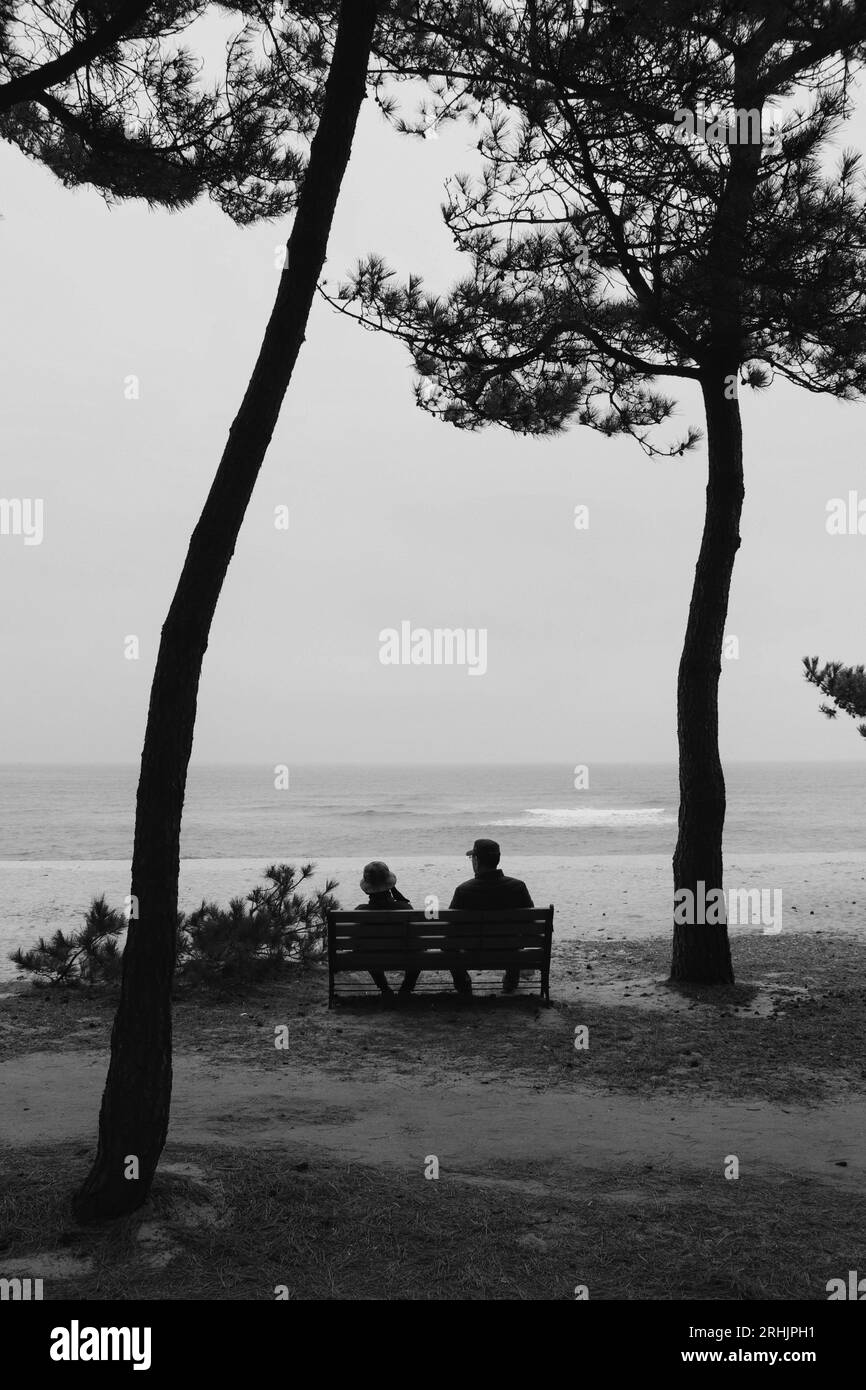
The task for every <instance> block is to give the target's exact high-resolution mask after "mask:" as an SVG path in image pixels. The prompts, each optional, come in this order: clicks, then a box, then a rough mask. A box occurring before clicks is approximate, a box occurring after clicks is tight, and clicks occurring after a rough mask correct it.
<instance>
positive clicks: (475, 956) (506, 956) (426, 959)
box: [333, 951, 544, 973]
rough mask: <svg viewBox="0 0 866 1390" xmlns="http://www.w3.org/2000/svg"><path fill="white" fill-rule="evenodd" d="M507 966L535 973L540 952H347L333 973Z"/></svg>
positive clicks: (339, 960) (335, 965)
mask: <svg viewBox="0 0 866 1390" xmlns="http://www.w3.org/2000/svg"><path fill="white" fill-rule="evenodd" d="M509 965H519V966H520V968H521V969H525V970H538V969H540V968H541V966H543V965H544V952H543V951H436V952H428V953H427V954H426V955H423V956H418V958H417V960H412V959H411V958H407V956H406V955H405V953H403V952H401V953H400V954H398V955H392V954H390V953H389V952H386V951H383V952H382V953H381V954H375V953H374V954H364V953H360V952H354V951H352V952H349V951H347V952H346V953H345V954H344V955H339V956H337V958H336V960H335V961H334V966H333V969H334V972H335V973H337V972H340V971H343V970H407V969H408V970H504V969H505V968H506V967H507V966H509Z"/></svg>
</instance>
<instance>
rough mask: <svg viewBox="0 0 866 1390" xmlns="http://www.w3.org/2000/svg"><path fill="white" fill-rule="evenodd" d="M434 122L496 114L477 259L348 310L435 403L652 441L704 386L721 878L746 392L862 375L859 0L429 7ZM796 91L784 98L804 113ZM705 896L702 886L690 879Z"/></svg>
mask: <svg viewBox="0 0 866 1390" xmlns="http://www.w3.org/2000/svg"><path fill="white" fill-rule="evenodd" d="M424 13H425V32H426V34H427V37H428V44H429V51H428V53H427V55H426V56H425V59H424V61H423V62H422V63H420V64H419V62H418V61H417V59H416V57H415V56H414V55H413V54H412V53H411V52H407V53H406V54H405V57H404V58H403V60H402V62H400V63H398V64H397V66H398V68H399V71H400V73H401V75H402V76H405V77H411V76H426V77H428V78H429V77H430V74H431V71H435V72H438V73H439V74H440V76H439V79H438V84H437V85H435V92H434V97H433V100H432V105H430V104H428V107H427V109H425V111H424V112H423V113H422V118H421V119H420V120H419V121H418V122H417V123H416V126H415V129H416V131H418V130H420V129H421V128H422V127H423V125H424V124H425V123H429V122H430V121H431V120H439V119H441V120H445V119H450V118H452V117H453V116H455V115H456V114H460V113H463V112H467V111H468V112H469V113H470V114H471V116H472V117H473V119H475V120H476V121H477V122H478V124H479V129H480V138H479V141H478V148H479V151H480V153H481V155H482V159H483V172H482V174H481V176H480V178H479V179H477V180H472V179H470V178H468V177H460V178H458V179H457V180H455V181H454V183H453V185H452V187H451V189H450V192H449V197H448V201H447V204H446V207H445V209H444V214H445V219H446V223H447V225H448V228H449V229H450V231H451V233H452V235H453V238H454V241H455V243H456V245H457V247H458V249H459V250H460V251H462V252H463V253H465V255H466V257H467V258H468V261H469V263H470V266H471V270H470V273H469V274H468V275H467V277H466V278H465V279H463V280H462V281H461V282H460V283H459V284H457V285H456V286H454V287H453V288H452V289H451V290H450V292H448V293H447V294H444V295H438V294H432V293H428V292H426V290H425V287H424V284H423V282H422V280H421V279H420V277H418V276H417V275H413V276H412V277H411V278H410V279H409V280H408V282H407V283H405V284H402V285H401V284H399V283H398V282H397V281H396V280H395V278H394V275H393V273H392V272H391V271H390V270H389V268H388V267H387V265H386V264H385V263H384V261H383V260H382V258H381V257H380V256H371V257H369V258H368V259H367V260H366V261H365V262H364V263H362V264H361V266H360V267H359V268H358V270H357V272H356V273H355V275H354V277H353V279H352V281H351V283H350V284H348V285H347V286H345V287H344V289H343V290H342V306H341V307H342V308H343V311H344V312H349V313H354V314H356V315H357V316H360V317H361V319H362V321H363V322H364V323H365V324H366V325H367V326H368V327H373V328H379V329H383V330H385V331H388V332H390V333H393V334H396V335H397V336H399V337H401V338H402V339H403V340H404V341H405V342H406V343H407V344H408V346H409V348H410V351H411V353H412V355H413V358H414V363H415V367H416V370H417V373H418V377H419V380H418V382H417V383H416V388H415V389H416V397H417V400H418V403H419V405H420V406H422V408H424V409H425V410H427V411H430V412H432V413H433V414H435V415H437V416H439V417H440V418H441V419H443V420H445V421H449V422H450V423H451V424H453V425H456V426H457V427H459V428H463V429H479V428H482V427H484V426H487V425H490V424H498V425H501V426H504V427H505V428H507V429H510V430H513V431H516V432H519V433H523V434H527V435H549V434H553V433H556V432H558V431H561V430H563V429H564V428H565V427H566V426H567V425H568V424H569V423H571V422H577V423H579V424H581V425H585V426H587V427H589V428H591V429H594V430H597V431H599V432H600V433H601V434H603V435H606V436H613V435H617V434H627V435H631V436H632V437H634V438H635V439H636V440H637V441H638V443H639V444H640V445H641V447H642V448H643V449H644V450H645V451H646V452H647V454H649V455H656V454H665V453H667V454H680V453H684V452H686V451H689V450H692V449H694V448H695V447H696V445H697V444H698V442H699V440H700V438H701V435H700V432H699V430H698V429H696V428H691V429H689V430H688V431H687V432H686V433H685V435H684V436H683V437H681V438H680V439H678V440H675V441H674V442H673V443H671V442H670V441H669V440H668V439H667V438H666V437H665V436H664V435H660V427H662V426H663V425H664V424H665V422H667V421H668V420H669V419H670V416H671V414H672V412H673V409H674V400H673V399H672V398H671V397H669V396H668V395H666V394H664V393H663V392H662V391H661V390H660V389H659V386H658V384H657V383H658V382H659V380H660V379H663V378H670V379H672V380H673V381H674V382H677V381H680V382H693V383H695V384H696V385H697V386H698V387H699V388H700V391H701V393H702V398H703V406H704V414H705V424H706V436H707V453H708V478H707V493H706V514H705V523H704V531H703V537H702V540H701V545H700V551H699V555H698V561H697V567H696V571H695V579H694V586H693V590H692V596H691V604H690V608H689V616H688V623H687V627H686V634H685V641H684V645H683V650H682V656H681V660H680V665H679V675H678V683H677V729H678V741H679V770H680V811H679V834H678V840H677V845H676V850H675V854H674V861H673V871H674V873H673V876H674V890H675V892H676V891H678V890H682V889H688V890H690V891H691V892H692V893H693V894H697V893H698V891H699V890H698V884H699V883H700V882H703V884H704V885H705V888H706V891H707V892H709V891H710V890H711V889H721V888H722V887H723V883H722V878H723V869H722V836H723V827H724V819H725V810H726V796H725V781H724V774H723V770H722V764H721V759H720V756H719V745H718V687H719V678H720V671H721V655H722V641H723V635H724V627H725V621H726V616H727V611H728V596H729V590H730V583H731V575H732V572H733V567H734V560H735V556H736V553H737V550H738V548H739V545H740V532H739V528H740V517H741V511H742V506H743V499H744V474H743V442H742V424H741V418H740V407H739V401H738V393H739V388H740V386H742V385H745V384H747V385H749V386H750V387H752V388H754V389H764V388H765V387H767V386H769V385H770V383H771V382H772V379H773V378H774V377H775V376H777V375H778V376H781V377H784V378H786V379H787V380H788V381H791V382H794V383H796V384H797V385H799V386H802V387H803V388H804V389H805V390H808V391H811V392H813V393H816V394H817V393H828V394H832V395H834V396H837V397H839V398H841V399H856V398H860V397H861V396H862V395H863V392H864V389H866V205H864V197H863V188H862V180H861V170H860V160H859V157H858V156H857V155H856V154H854V153H851V152H844V153H843V154H842V156H841V158H840V159H839V161H838V165H837V167H836V168H835V169H834V170H833V171H832V172H830V171H828V169H827V167H826V164H827V156H828V149H827V146H828V141H829V139H830V137H831V135H834V134H835V133H836V132H837V131H838V129H839V128H840V126H841V124H842V123H843V121H844V119H845V118H846V117H847V116H848V115H849V114H850V110H851V90H850V77H851V71H852V68H853V66H854V65H855V64H857V63H858V62H860V61H862V59H863V57H864V56H866V7H864V6H862V5H858V4H854V3H851V2H850V0H823V2H822V3H816V0H748V2H747V3H729V2H728V0H725V3H710V4H707V3H700V4H695V3H687V2H686V0H658V2H657V3H643V0H633V2H632V0H619V3H605V0H599V3H587V4H586V5H584V6H583V7H582V8H580V9H579V8H578V7H576V6H574V5H573V4H571V3H567V0H508V3H499V0H478V3H474V4H471V5H470V4H466V3H462V2H458V3H454V4H449V3H443V4H441V5H438V6H436V5H431V6H428V7H425V10H424ZM782 105H785V106H786V113H785V114H784V117H783V116H782V113H781V107H782ZM692 900H693V901H694V898H693V899H692ZM671 976H672V978H673V979H675V980H694V981H704V982H711V983H712V982H718V983H725V982H729V981H731V980H732V979H733V971H732V965H731V956H730V945H729V941H728V934H727V927H726V926H725V925H724V924H720V925H719V926H710V925H701V926H684V925H681V924H679V923H676V922H675V924H674V938H673V952H672V964H671Z"/></svg>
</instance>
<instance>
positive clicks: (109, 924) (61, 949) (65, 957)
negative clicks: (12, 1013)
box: [9, 894, 126, 985]
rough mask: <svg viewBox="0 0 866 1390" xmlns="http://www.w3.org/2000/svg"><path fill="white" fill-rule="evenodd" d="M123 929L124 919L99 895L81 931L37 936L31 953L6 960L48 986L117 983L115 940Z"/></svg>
mask: <svg viewBox="0 0 866 1390" xmlns="http://www.w3.org/2000/svg"><path fill="white" fill-rule="evenodd" d="M125 929H126V918H125V917H124V916H123V914H122V913H120V912H115V911H114V909H113V908H110V907H109V906H108V903H107V902H106V901H105V895H104V894H103V895H102V896H101V897H98V898H94V899H93V901H92V902H91V904H90V907H89V909H88V911H87V913H86V915H85V918H84V926H83V927H79V929H78V930H77V931H73V932H70V933H68V934H66V933H64V932H62V931H59V930H58V931H56V932H55V933H54V935H53V936H52V937H51V938H50V939H49V940H46V939H45V937H44V936H40V938H39V941H38V943H37V945H36V946H35V947H34V948H33V950H30V951H25V950H22V949H20V948H19V949H18V950H17V951H13V952H11V954H10V957H9V959H10V960H12V961H14V962H15V964H16V965H17V966H18V967H19V968H20V969H21V970H28V971H30V972H31V973H32V974H34V975H36V976H39V977H42V978H44V979H47V980H50V981H51V983H52V984H64V985H69V984H76V985H77V984H82V983H87V984H93V983H94V981H96V980H117V979H119V978H120V965H121V959H122V957H121V953H120V949H119V947H118V937H119V936H120V933H121V932H122V931H124V930H125Z"/></svg>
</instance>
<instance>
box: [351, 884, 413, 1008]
mask: <svg viewBox="0 0 866 1390" xmlns="http://www.w3.org/2000/svg"><path fill="white" fill-rule="evenodd" d="M396 882H397V878H396V875H395V874H392V873H391V870H390V869H389V868H388V865H387V864H384V863H383V862H382V860H381V859H374V860H373V861H372V863H370V864H367V865H365V866H364V877H363V878H362V879H361V887H362V888H363V890H364V892H365V893H366V894H367V895H368V897H369V901H368V902H366V903H358V906H357V907H356V908H355V911H356V912H367V911H369V912H383V911H384V912H390V911H394V910H400V909H402V910H403V911H404V912H405V911H406V909H407V908H410V907H411V906H412V904H411V903H410V901H409V899H408V898H404V897H403V894H402V893H400V892H399V891H398V890H397V888H395V886H394V885H395V884H396ZM370 974H371V975H372V977H373V979H374V981H375V982H376V984H377V985H378V986H379V989H380V990H381V991H382V993H383V994H393V993H394V991H393V990H392V988H391V986H390V984H389V983H388V977H387V975H386V974H385V972H384V970H371V971H370Z"/></svg>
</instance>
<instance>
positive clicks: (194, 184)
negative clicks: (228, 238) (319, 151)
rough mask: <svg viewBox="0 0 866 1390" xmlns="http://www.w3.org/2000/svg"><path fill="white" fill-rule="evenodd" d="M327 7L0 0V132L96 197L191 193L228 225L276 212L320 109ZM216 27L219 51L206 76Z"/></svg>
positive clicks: (195, 0) (295, 177)
mask: <svg viewBox="0 0 866 1390" xmlns="http://www.w3.org/2000/svg"><path fill="white" fill-rule="evenodd" d="M333 8H334V7H333V5H327V4H326V5H318V6H317V5H314V4H309V3H300V4H295V5H293V6H292V8H291V10H290V11H284V12H283V13H282V14H280V13H278V12H276V11H275V8H274V6H273V5H270V4H260V3H258V2H257V0H211V3H208V0H157V3H153V4H151V3H142V0H120V3H112V0H47V3H46V4H44V5H39V6H34V5H31V4H29V3H26V0H2V3H0V138H2V139H4V140H7V141H9V142H10V143H11V144H13V145H15V146H17V147H18V149H19V150H21V151H22V153H24V154H25V155H27V156H28V157H30V158H32V159H35V160H37V161H39V162H40V163H41V164H43V165H45V166H46V167H47V168H48V169H50V170H51V171H52V172H53V173H54V174H55V175H56V176H57V177H58V178H59V179H60V180H61V181H62V182H63V183H64V184H65V185H67V186H77V185H82V184H90V185H92V186H93V187H95V188H96V189H98V190H99V191H100V192H101V193H102V194H103V196H104V197H105V198H106V199H107V200H108V201H116V200H119V199H126V198H142V199H145V200H147V202H148V203H151V204H156V205H161V206H164V207H167V208H171V209H174V208H180V207H184V206H186V205H188V204H190V203H192V202H194V201H195V200H196V199H197V198H199V197H200V196H202V195H205V196H209V197H210V198H212V199H213V200H214V202H216V203H217V205H218V206H219V207H221V208H222V209H223V210H224V211H225V212H226V213H227V214H228V215H229V216H230V217H231V218H232V219H233V220H234V221H235V222H237V223H239V224H241V225H245V224H248V223H251V222H254V221H256V220H258V219H260V218H274V217H279V216H282V215H283V214H285V213H286V212H288V211H289V210H290V209H291V208H292V207H293V206H294V203H295V200H296V197H297V190H298V184H299V181H300V179H301V178H302V176H303V171H304V165H305V160H304V156H303V152H302V148H301V146H302V145H303V142H305V141H308V140H309V138H310V137H311V136H312V133H313V131H314V130H315V126H316V120H317V116H318V112H319V110H320V108H321V102H322V92H323V83H324V80H325V77H326V75H327V36H328V34H329V33H330V32H331V30H332V22H333ZM205 15H206V16H207V18H208V20H209V21H210V23H211V25H212V26H213V27H210V28H209V29H208V31H207V33H206V34H205V40H204V41H200V40H199V34H200V33H201V30H200V29H196V30H194V31H193V32H192V33H190V31H192V30H193V26H194V25H195V24H196V23H197V21H199V20H200V19H201V18H202V16H205ZM217 30H219V39H220V40H222V41H224V42H225V58H224V60H223V61H222V64H221V67H222V71H221V72H219V73H218V74H215V76H214V78H213V79H210V78H208V77H207V76H206V58H209V57H210V56H211V52H210V50H211V49H212V48H213V40H214V37H215V35H216V34H217ZM196 42H199V50H200V51H199V50H196V48H195V46H194V45H195V43H196ZM190 43H192V45H193V46H190Z"/></svg>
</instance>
